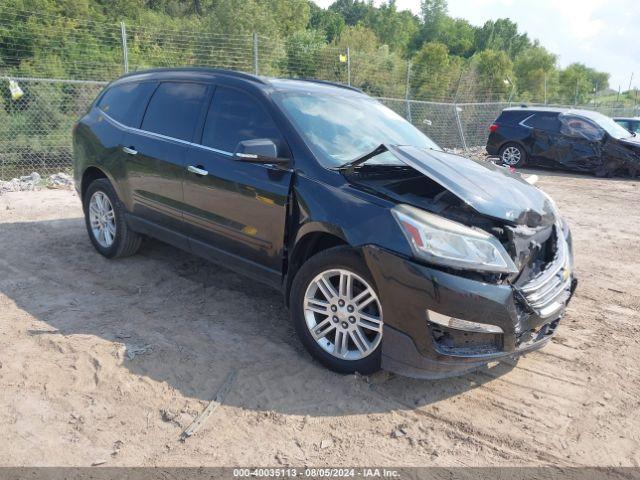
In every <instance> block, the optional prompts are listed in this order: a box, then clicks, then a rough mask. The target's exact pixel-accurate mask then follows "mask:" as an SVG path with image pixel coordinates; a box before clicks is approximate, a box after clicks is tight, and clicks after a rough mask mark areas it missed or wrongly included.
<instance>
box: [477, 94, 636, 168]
mask: <svg viewBox="0 0 640 480" xmlns="http://www.w3.org/2000/svg"><path fill="white" fill-rule="evenodd" d="M489 132H490V133H489V139H488V142H487V152H488V153H489V155H497V156H499V157H500V158H501V160H502V161H503V163H505V164H507V165H510V166H513V167H516V166H518V167H519V166H522V165H525V164H526V165H531V166H542V167H551V168H560V169H564V170H573V171H579V172H590V173H594V174H596V175H598V176H611V175H615V174H626V173H629V174H631V175H632V176H635V175H636V172H638V171H640V141H638V139H637V138H636V137H635V136H634V135H633V134H631V133H630V132H629V131H627V130H625V129H624V128H622V127H621V126H620V125H618V124H617V123H615V122H614V121H613V120H612V119H611V118H609V117H606V116H604V115H602V114H600V113H597V112H591V111H588V110H571V109H562V108H550V107H515V108H507V109H505V110H504V111H503V112H502V113H501V114H500V116H499V117H498V118H497V119H496V121H495V122H494V123H493V124H492V125H491V126H490V127H489Z"/></svg>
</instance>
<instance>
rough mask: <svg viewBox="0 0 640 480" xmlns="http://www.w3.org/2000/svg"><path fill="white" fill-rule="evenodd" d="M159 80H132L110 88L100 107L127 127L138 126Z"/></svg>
mask: <svg viewBox="0 0 640 480" xmlns="http://www.w3.org/2000/svg"><path fill="white" fill-rule="evenodd" d="M156 85H157V82H130V83H123V84H120V85H114V86H113V87H111V88H109V89H108V90H107V91H106V92H105V93H104V95H103V96H102V98H101V99H100V102H98V108H100V110H102V111H103V112H104V113H106V114H107V115H109V116H110V117H111V118H113V119H114V120H117V121H118V122H120V123H122V124H124V125H126V126H127V127H134V128H138V127H139V126H140V122H141V121H142V115H144V109H145V107H146V106H147V102H148V101H149V97H150V96H151V94H152V93H153V90H154V89H155V88H156Z"/></svg>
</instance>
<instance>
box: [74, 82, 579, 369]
mask: <svg viewBox="0 0 640 480" xmlns="http://www.w3.org/2000/svg"><path fill="white" fill-rule="evenodd" d="M372 132H373V133H372ZM73 138H74V156H75V163H74V169H75V180H76V188H77V190H78V192H79V194H80V195H81V198H82V199H83V205H84V209H85V214H86V219H87V229H88V231H89V235H90V238H91V241H92V242H93V243H94V245H95V246H96V248H97V249H98V251H100V253H102V254H103V255H105V256H107V257H117V256H124V255H128V254H132V253H134V252H135V250H136V249H137V247H138V246H139V236H140V234H146V235H150V236H153V237H157V238H159V239H161V240H163V241H166V242H168V243H170V244H173V245H175V246H177V247H179V248H183V249H185V250H188V251H191V252H193V253H195V254H197V255H200V256H202V257H205V258H207V259H210V260H212V261H214V262H218V263H220V264H222V265H224V266H226V267H229V268H232V269H235V270H237V271H239V272H241V273H245V274H247V275H250V276H251V277H252V278H254V279H258V280H261V281H263V282H266V283H268V284H270V285H272V286H274V287H276V288H278V289H280V290H281V291H282V292H283V293H284V297H285V301H286V303H287V305H288V306H289V309H290V311H291V314H292V317H293V320H294V322H295V325H296V329H297V330H298V334H299V335H300V338H301V339H302V341H303V343H304V344H305V346H306V347H307V348H308V349H309V351H310V352H311V353H312V354H313V355H314V356H315V357H316V358H318V359H319V360H320V361H321V362H322V363H324V364H325V365H327V366H328V367H330V368H333V369H334V370H337V371H340V372H352V371H361V372H365V373H368V372H372V371H375V370H376V369H378V368H380V366H382V367H383V368H386V369H389V370H392V371H395V372H398V373H401V374H405V375H410V376H415V377H423V378H436V377H444V376H451V375H456V374H461V373H464V372H467V371H470V370H473V369H475V368H478V367H479V366H483V365H485V364H487V363H488V362H491V361H496V360H500V359H504V358H506V357H512V356H516V355H519V354H521V353H524V352H526V351H529V350H532V349H535V348H540V347H541V346H542V345H544V344H545V343H546V342H547V341H548V340H549V339H550V338H551V336H552V335H553V333H554V332H555V330H556V328H557V326H558V322H559V321H560V319H561V318H562V316H563V314H564V311H565V306H566V304H567V302H568V301H569V298H570V296H571V294H572V293H573V290H574V289H575V285H576V279H575V276H574V273H573V264H572V253H571V235H570V233H569V228H568V226H567V225H566V223H565V222H564V221H563V220H562V219H561V218H560V216H559V215H558V212H557V210H556V208H555V205H554V203H553V201H552V200H551V199H550V198H549V197H548V196H547V195H546V194H544V193H543V192H542V191H540V190H539V189H538V188H536V187H534V186H532V185H530V184H528V183H527V182H526V181H525V180H523V179H522V178H521V176H520V175H519V174H514V173H512V172H510V171H509V170H508V169H506V168H503V167H498V166H495V165H493V164H491V163H488V162H475V161H472V160H469V159H466V158H463V157H459V156H456V155H452V154H448V153H445V152H444V151H442V150H441V149H440V148H439V147H437V146H436V145H435V144H433V143H432V142H431V141H430V140H429V139H428V138H426V137H425V136H424V135H422V134H421V133H420V132H419V131H418V130H417V129H415V128H414V127H413V126H411V125H410V124H409V123H408V122H406V121H405V120H403V119H402V118H400V117H399V116H397V115H395V114H394V113H393V112H391V111H390V110H388V109H386V108H385V107H383V106H382V105H381V104H379V103H378V102H376V101H375V100H373V99H371V98H369V97H368V96H366V95H364V94H363V93H361V92H359V91H357V90H355V89H351V88H348V87H345V86H340V85H332V84H326V83H323V82H313V81H293V80H275V79H264V78H259V77H254V76H250V75H245V74H241V73H233V72H227V71H221V70H213V69H170V70H167V69H163V70H152V71H147V72H140V73H135V74H130V75H127V76H125V77H122V78H120V79H118V80H116V81H115V82H113V83H112V84H110V85H109V86H107V88H106V89H105V91H104V92H103V93H102V94H100V96H99V97H98V98H97V99H96V101H95V102H94V104H93V105H92V107H91V109H90V110H89V112H87V114H86V115H85V116H84V117H82V118H81V119H80V120H79V122H78V123H77V125H76V126H75V128H74V135H73ZM408 143H409V144H411V145H410V146H408V145H407V144H408ZM356 152H357V154H356ZM368 152H370V153H368ZM350 160H355V161H350ZM105 205H106V207H105ZM110 206H111V207H112V208H108V207H110ZM103 207H104V208H103ZM108 239H110V240H111V242H108V241H107V240H108ZM343 280H344V292H348V293H345V294H344V295H343ZM336 294H337V295H336ZM343 298H345V299H346V303H345V302H344V301H343V300H342V299H343ZM365 304H366V306H365ZM354 307H355V310H356V313H357V314H358V315H359V316H358V317H357V319H356V318H355V317H352V315H355V314H356V313H353V312H354ZM319 312H320V313H319ZM350 312H351V313H350ZM383 315H384V316H383ZM352 320H353V323H354V326H352V325H351V324H350V322H352ZM334 322H335V323H334ZM361 323H362V325H364V327H363V328H364V330H362V331H364V332H365V334H366V335H365V336H364V337H358V335H360V333H361V332H358V331H356V330H353V329H352V328H356V327H358V325H360V324H361ZM382 325H384V329H382ZM325 327H326V329H327V330H326V331H324V332H322V331H321V330H322V329H323V328H325ZM329 329H331V330H330V333H329V334H327V333H326V332H327V331H329ZM340 329H343V330H340ZM316 335H318V338H316ZM321 335H325V336H324V337H322V336H321ZM320 340H322V342H321V341H320ZM360 340H364V342H365V343H364V344H361V343H360ZM367 347H368V348H369V353H367V355H366V356H364V357H363V355H364V354H365V352H366V351H367V350H366V348H367ZM374 347H375V348H374ZM345 352H346V353H345ZM354 352H355V353H354ZM352 354H353V355H352ZM361 357H362V358H361Z"/></svg>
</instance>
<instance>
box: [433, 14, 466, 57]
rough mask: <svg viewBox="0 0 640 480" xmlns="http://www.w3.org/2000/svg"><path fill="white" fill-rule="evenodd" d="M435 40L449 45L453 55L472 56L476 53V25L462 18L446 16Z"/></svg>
mask: <svg viewBox="0 0 640 480" xmlns="http://www.w3.org/2000/svg"><path fill="white" fill-rule="evenodd" d="M435 40H436V41H438V42H441V43H444V44H445V45H447V46H448V47H449V52H450V53H451V55H457V56H460V57H470V56H471V55H473V53H474V41H475V27H474V26H473V25H471V24H470V23H469V22H468V21H466V20H464V19H462V18H450V17H446V18H445V19H443V20H442V22H441V23H440V25H439V27H438V31H437V36H436V39H435Z"/></svg>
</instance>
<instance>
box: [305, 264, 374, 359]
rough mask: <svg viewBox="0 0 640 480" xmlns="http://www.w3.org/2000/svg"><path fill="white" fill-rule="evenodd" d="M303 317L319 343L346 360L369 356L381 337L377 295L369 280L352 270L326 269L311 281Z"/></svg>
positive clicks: (306, 295)
mask: <svg viewBox="0 0 640 480" xmlns="http://www.w3.org/2000/svg"><path fill="white" fill-rule="evenodd" d="M304 317H305V321H306V324H307V328H308V329H309V332H310V333H311V336H312V337H313V339H314V340H315V341H316V343H317V344H318V345H319V346H320V347H321V348H322V349H323V350H325V351H326V352H327V353H330V354H331V355H333V356H334V357H337V358H340V359H343V360H361V359H363V358H365V357H367V356H369V355H370V354H372V353H373V352H374V351H375V350H376V348H377V347H378V345H379V344H380V341H381V339H382V326H383V321H382V307H381V306H380V301H379V300H378V296H377V294H376V292H375V290H374V289H373V287H371V285H369V283H368V282H367V281H366V280H364V279H363V278H362V277H360V276H359V275H356V274H355V273H353V272H351V271H349V270H345V269H332V270H326V271H324V272H322V273H320V274H319V275H317V276H316V277H315V278H314V279H313V280H312V281H311V282H310V283H309V286H308V287H307V290H306V292H305V295H304Z"/></svg>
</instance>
